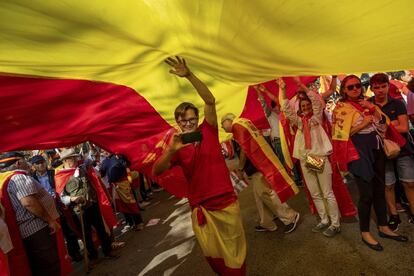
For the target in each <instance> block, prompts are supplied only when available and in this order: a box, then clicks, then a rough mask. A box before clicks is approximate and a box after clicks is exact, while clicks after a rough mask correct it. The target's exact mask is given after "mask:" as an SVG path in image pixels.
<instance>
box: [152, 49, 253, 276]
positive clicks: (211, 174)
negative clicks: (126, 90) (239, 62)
mask: <svg viewBox="0 0 414 276" xmlns="http://www.w3.org/2000/svg"><path fill="white" fill-rule="evenodd" d="M166 63H167V64H168V65H170V66H171V70H170V73H173V74H175V75H177V76H179V77H181V78H185V79H187V80H188V81H189V82H190V83H191V84H192V85H193V87H194V88H195V89H196V91H197V93H198V95H199V96H200V97H201V98H202V100H203V101H204V116H205V119H204V121H203V122H202V123H201V124H200V125H199V118H198V108H197V107H196V106H195V105H194V104H192V103H188V102H184V103H181V104H179V105H178V106H177V108H176V109H175V112H174V116H175V121H176V122H177V124H178V126H179V128H180V130H178V131H177V132H175V133H174V134H173V135H172V137H171V139H170V141H169V142H168V147H167V149H166V150H165V151H163V153H162V154H161V156H160V157H159V158H158V159H157V160H156V161H155V163H154V165H153V174H154V175H161V174H162V173H163V172H165V171H167V170H168V169H170V168H172V167H174V166H178V167H181V169H182V170H183V172H184V176H185V178H186V180H187V182H188V186H187V187H186V189H187V197H188V201H189V204H190V207H191V209H192V215H191V219H192V224H193V230H194V233H195V236H196V238H197V240H198V243H199V245H200V247H201V249H202V251H203V254H204V256H205V257H206V259H207V261H208V262H209V264H210V266H211V268H212V269H213V270H214V271H215V273H217V274H219V275H245V274H246V264H245V259H246V252H247V249H246V239H245V235H244V229H243V224H242V220H241V215H240V206H239V203H238V200H237V196H236V194H235V192H234V189H233V185H232V183H231V179H230V172H229V170H228V169H227V166H226V162H225V161H224V157H223V154H222V152H221V146H220V143H219V139H218V127H217V113H216V100H215V98H214V96H213V94H212V93H211V91H210V90H209V89H208V87H207V86H206V85H205V84H204V83H203V82H202V81H201V80H200V79H198V78H197V77H196V76H195V75H194V74H193V73H192V72H191V71H190V69H189V68H188V67H187V65H186V62H185V60H184V59H182V58H180V57H176V59H174V58H168V59H167V60H166ZM197 131H199V132H200V133H201V135H198V137H202V139H201V141H200V139H196V140H199V141H194V142H191V143H188V144H184V143H183V141H182V136H183V134H184V133H193V134H194V133H195V132H197ZM183 137H185V136H183ZM193 137H196V135H194V136H193Z"/></svg>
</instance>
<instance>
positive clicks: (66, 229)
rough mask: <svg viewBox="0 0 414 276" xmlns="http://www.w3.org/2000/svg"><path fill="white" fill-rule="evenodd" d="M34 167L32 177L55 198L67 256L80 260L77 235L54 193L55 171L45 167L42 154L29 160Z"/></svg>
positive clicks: (69, 213) (57, 196)
mask: <svg viewBox="0 0 414 276" xmlns="http://www.w3.org/2000/svg"><path fill="white" fill-rule="evenodd" d="M30 163H32V165H33V167H34V170H35V171H34V172H33V174H32V177H33V178H34V179H36V180H37V181H38V182H39V183H40V185H42V187H43V189H45V190H46V191H47V192H48V193H49V194H50V195H51V196H52V197H53V198H55V202H56V207H57V209H58V212H59V215H60V217H59V218H60V224H61V226H62V232H63V236H64V237H65V240H66V245H67V249H68V253H69V256H70V257H71V259H72V260H73V261H76V262H79V261H81V260H82V255H81V254H80V247H79V243H78V237H77V235H76V234H75V232H74V231H73V229H72V228H71V226H70V225H69V224H68V219H67V218H66V217H65V212H64V208H65V207H64V205H63V204H62V202H61V201H60V199H59V195H56V190H55V189H56V187H55V171H54V170H49V169H48V168H47V164H46V159H45V158H44V157H43V156H42V155H40V154H39V155H35V156H33V157H32V159H31V160H30ZM67 213H68V214H67V215H68V216H70V215H72V214H71V212H67Z"/></svg>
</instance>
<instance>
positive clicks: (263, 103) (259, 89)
mask: <svg viewBox="0 0 414 276" xmlns="http://www.w3.org/2000/svg"><path fill="white" fill-rule="evenodd" d="M254 88H255V89H256V91H257V95H258V100H259V102H260V105H261V106H262V109H263V111H264V113H265V115H266V117H269V116H270V115H271V114H272V111H271V110H270V108H269V107H268V106H267V103H266V101H265V99H264V98H263V93H266V94H267V92H269V91H267V89H266V87H264V86H263V85H255V86H254ZM269 94H270V93H269ZM272 96H273V95H272Z"/></svg>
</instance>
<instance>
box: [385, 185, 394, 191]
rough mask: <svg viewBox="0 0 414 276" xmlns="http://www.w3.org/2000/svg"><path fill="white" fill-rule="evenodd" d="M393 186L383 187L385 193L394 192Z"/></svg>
mask: <svg viewBox="0 0 414 276" xmlns="http://www.w3.org/2000/svg"><path fill="white" fill-rule="evenodd" d="M394 186H395V185H394V184H391V185H386V186H385V191H386V192H394Z"/></svg>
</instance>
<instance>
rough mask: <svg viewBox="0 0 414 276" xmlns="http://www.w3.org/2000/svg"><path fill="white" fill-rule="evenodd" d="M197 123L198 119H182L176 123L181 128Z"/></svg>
mask: <svg viewBox="0 0 414 276" xmlns="http://www.w3.org/2000/svg"><path fill="white" fill-rule="evenodd" d="M197 121H198V117H194V118H190V119H188V120H184V119H182V120H179V121H178V123H179V124H180V125H182V126H185V125H187V124H190V125H194V124H196V123H197Z"/></svg>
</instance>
